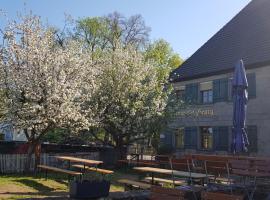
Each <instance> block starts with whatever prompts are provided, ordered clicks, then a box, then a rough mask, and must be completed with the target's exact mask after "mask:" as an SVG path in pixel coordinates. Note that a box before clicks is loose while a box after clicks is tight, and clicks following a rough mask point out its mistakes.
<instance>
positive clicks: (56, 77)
mask: <svg viewBox="0 0 270 200" xmlns="http://www.w3.org/2000/svg"><path fill="white" fill-rule="evenodd" d="M18 21H19V22H16V21H14V22H12V23H9V24H8V25H7V27H6V28H5V30H2V32H3V33H4V35H3V38H4V43H3V44H2V46H1V49H0V52H1V54H0V56H1V57H0V70H1V71H0V74H1V81H2V82H1V89H2V90H3V91H5V95H6V98H7V100H8V106H7V112H6V113H5V119H7V120H9V121H11V122H12V124H13V125H14V126H15V127H16V128H17V129H21V130H24V133H25V135H26V138H27V139H28V142H29V149H28V162H27V164H28V165H27V166H26V168H27V169H28V168H29V166H30V160H31V159H30V158H31V155H32V153H33V152H34V149H35V147H36V145H37V144H38V142H39V140H40V138H41V137H42V136H43V135H45V134H46V133H48V132H49V131H50V130H54V129H55V128H60V127H69V128H78V127H81V126H82V127H83V126H84V125H85V126H89V124H88V122H89V121H91V118H90V117H89V116H90V115H88V121H87V120H85V118H84V115H83V110H82V103H83V100H84V99H85V97H89V96H90V95H91V91H92V92H93V91H94V88H95V87H94V81H93V76H94V73H95V72H94V68H93V67H91V65H92V64H91V62H90V61H89V59H88V54H85V53H84V52H83V51H82V47H81V45H79V44H78V43H77V42H74V41H70V42H68V43H67V46H66V48H62V47H60V46H57V45H55V40H54V35H53V33H52V32H51V29H49V28H46V27H44V26H43V25H42V23H41V21H40V19H39V18H38V17H36V16H33V15H27V16H23V17H22V19H19V20H18ZM89 79H90V80H92V81H91V82H90V81H88V80H89ZM85 81H87V83H88V84H85V83H86V82H85ZM86 87H87V91H88V93H87V94H86V93H84V92H83V91H84V90H86ZM89 88H91V89H89ZM88 110H89V109H88Z"/></svg>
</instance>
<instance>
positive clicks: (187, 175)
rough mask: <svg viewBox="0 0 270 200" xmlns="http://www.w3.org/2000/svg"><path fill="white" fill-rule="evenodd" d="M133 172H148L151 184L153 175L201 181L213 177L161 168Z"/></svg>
mask: <svg viewBox="0 0 270 200" xmlns="http://www.w3.org/2000/svg"><path fill="white" fill-rule="evenodd" d="M133 169H134V170H137V171H141V172H150V173H151V175H152V183H154V174H155V173H157V174H167V175H172V176H178V177H185V178H190V179H202V180H204V179H205V178H209V177H212V176H214V175H209V174H203V173H195V172H186V171H177V170H170V169H162V168H154V167H134V168H133Z"/></svg>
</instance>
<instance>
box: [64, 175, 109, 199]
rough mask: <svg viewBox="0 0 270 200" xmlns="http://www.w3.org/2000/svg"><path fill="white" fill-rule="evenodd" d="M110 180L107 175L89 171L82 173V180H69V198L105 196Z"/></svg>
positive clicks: (107, 192)
mask: <svg viewBox="0 0 270 200" xmlns="http://www.w3.org/2000/svg"><path fill="white" fill-rule="evenodd" d="M110 185H111V183H110V180H109V178H108V177H106V178H105V177H103V176H102V175H100V174H98V173H96V172H91V173H89V174H84V177H83V179H82V180H74V181H71V182H70V185H69V194H70V197H71V198H77V199H90V198H101V197H107V196H108V195H109V191H110Z"/></svg>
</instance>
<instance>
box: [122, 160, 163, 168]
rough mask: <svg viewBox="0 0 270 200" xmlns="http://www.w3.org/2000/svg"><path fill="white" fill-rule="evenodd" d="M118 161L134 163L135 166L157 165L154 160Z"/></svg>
mask: <svg viewBox="0 0 270 200" xmlns="http://www.w3.org/2000/svg"><path fill="white" fill-rule="evenodd" d="M118 163H124V164H128V165H136V166H152V167H157V166H158V165H159V164H158V163H157V162H155V161H151V160H139V161H137V160H118Z"/></svg>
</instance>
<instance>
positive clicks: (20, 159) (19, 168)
mask: <svg viewBox="0 0 270 200" xmlns="http://www.w3.org/2000/svg"><path fill="white" fill-rule="evenodd" d="M63 155H65V156H75V157H80V158H85V159H93V160H99V159H100V155H99V152H88V153H69V154H67V153H65V154H47V153H43V154H41V158H40V163H41V164H44V165H50V166H57V167H66V166H67V162H65V161H61V160H58V159H57V158H56V156H63ZM26 160H27V155H26V154H0V173H21V172H24V167H25V164H26ZM34 166H35V157H34V155H33V156H32V160H31V165H30V170H31V171H33V170H34Z"/></svg>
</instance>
